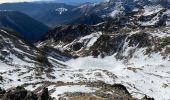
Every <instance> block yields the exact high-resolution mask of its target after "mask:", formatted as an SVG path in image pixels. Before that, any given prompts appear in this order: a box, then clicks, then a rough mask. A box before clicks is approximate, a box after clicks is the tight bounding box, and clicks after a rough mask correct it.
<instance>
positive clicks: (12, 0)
mask: <svg viewBox="0 0 170 100" xmlns="http://www.w3.org/2000/svg"><path fill="white" fill-rule="evenodd" d="M34 1H35V2H36V1H45V2H46V1H51V2H52V1H56V2H62V3H69V2H77V3H84V2H100V1H102V0H74V1H73V0H10V1H9V0H0V3H15V2H34Z"/></svg>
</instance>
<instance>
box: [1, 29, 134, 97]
mask: <svg viewBox="0 0 170 100" xmlns="http://www.w3.org/2000/svg"><path fill="white" fill-rule="evenodd" d="M65 64H66V63H65V62H63V61H59V60H57V59H54V58H53V57H52V56H50V54H49V55H46V53H44V52H42V51H39V50H38V49H37V48H35V47H34V46H33V45H31V44H29V43H27V42H26V41H25V40H23V39H22V37H19V35H18V34H17V33H15V32H13V31H11V30H9V29H5V28H1V29H0V66H1V70H0V87H2V88H5V89H8V90H7V91H9V92H6V93H7V94H8V95H10V93H11V89H12V91H13V92H14V90H13V89H14V88H12V87H16V86H23V87H25V88H26V89H28V90H30V91H34V92H35V93H37V94H39V93H40V92H42V90H43V87H48V88H49V93H50V96H51V97H53V98H54V100H56V99H57V100H58V99H59V98H60V99H61V98H72V99H74V98H77V96H76V95H78V96H80V95H79V94H80V93H82V94H84V96H85V97H81V96H80V97H79V98H86V97H87V96H88V97H89V98H103V99H104V98H108V99H109V98H128V99H130V100H135V98H133V97H132V96H131V95H130V93H129V92H128V91H127V89H126V88H125V87H124V86H123V85H121V84H120V85H119V84H117V85H116V84H115V85H110V84H106V83H103V82H100V81H99V82H95V81H94V82H87V81H86V82H85V83H83V82H81V81H82V80H81V78H82V77H80V76H79V71H80V70H79V71H78V70H77V71H75V69H74V68H73V67H71V66H68V65H65ZM79 79H80V80H79ZM96 81H97V80H96ZM105 87H107V89H106V88H105ZM10 88H11V89H10ZM16 89H20V88H19V87H17V88H16ZM63 89H67V90H63ZM73 89H74V90H73ZM99 91H101V93H99ZM105 91H107V92H106V93H105ZM113 91H116V92H113ZM20 92H22V91H20ZM20 92H17V91H16V94H15V95H16V96H17V95H18V96H20V95H19V94H20ZM7 94H5V95H4V94H3V92H1V90H0V99H1V98H2V97H3V95H4V97H5V98H11V97H10V96H8V95H7ZM67 94H68V95H67ZM11 95H12V94H11ZM95 95H96V96H95ZM103 95H106V96H105V97H103ZM29 96H33V95H29ZM13 98H19V97H15V96H14V95H13ZM2 100H3V98H2Z"/></svg>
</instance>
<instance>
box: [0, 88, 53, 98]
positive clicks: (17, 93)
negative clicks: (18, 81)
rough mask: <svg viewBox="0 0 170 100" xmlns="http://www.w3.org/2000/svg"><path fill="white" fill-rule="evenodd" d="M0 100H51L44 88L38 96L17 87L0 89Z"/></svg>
mask: <svg viewBox="0 0 170 100" xmlns="http://www.w3.org/2000/svg"><path fill="white" fill-rule="evenodd" d="M0 99H2V100H51V99H50V96H49V93H48V89H47V88H44V89H43V90H42V92H41V93H40V94H36V93H34V92H31V91H28V90H26V89H25V88H23V87H21V86H18V87H16V88H12V89H9V90H7V92H5V90H2V89H0Z"/></svg>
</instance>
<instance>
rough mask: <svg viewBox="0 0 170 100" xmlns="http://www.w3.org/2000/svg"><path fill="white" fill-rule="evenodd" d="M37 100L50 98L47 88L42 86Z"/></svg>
mask: <svg viewBox="0 0 170 100" xmlns="http://www.w3.org/2000/svg"><path fill="white" fill-rule="evenodd" d="M38 100H50V96H49V93H48V88H44V89H43V91H42V92H41V94H40V96H39V98H38Z"/></svg>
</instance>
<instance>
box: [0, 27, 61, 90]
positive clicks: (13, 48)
mask: <svg viewBox="0 0 170 100" xmlns="http://www.w3.org/2000/svg"><path fill="white" fill-rule="evenodd" d="M0 41H1V42H0V65H1V69H2V70H0V77H1V80H0V87H3V88H10V87H13V86H18V85H22V84H26V83H27V84H28V83H35V82H41V81H43V78H48V79H51V78H52V76H50V73H51V72H52V70H51V69H52V68H53V67H54V66H53V64H55V66H60V65H61V64H60V63H59V62H57V61H53V60H50V59H49V60H48V58H47V57H46V56H45V53H43V52H41V51H39V50H38V49H37V48H36V47H34V46H33V45H31V44H29V43H28V42H26V41H25V40H23V39H22V38H21V37H19V36H18V35H17V34H16V33H15V32H13V31H11V30H9V29H2V28H1V29H0ZM50 61H53V63H50ZM61 66H64V65H61ZM61 66H60V67H61Z"/></svg>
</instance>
